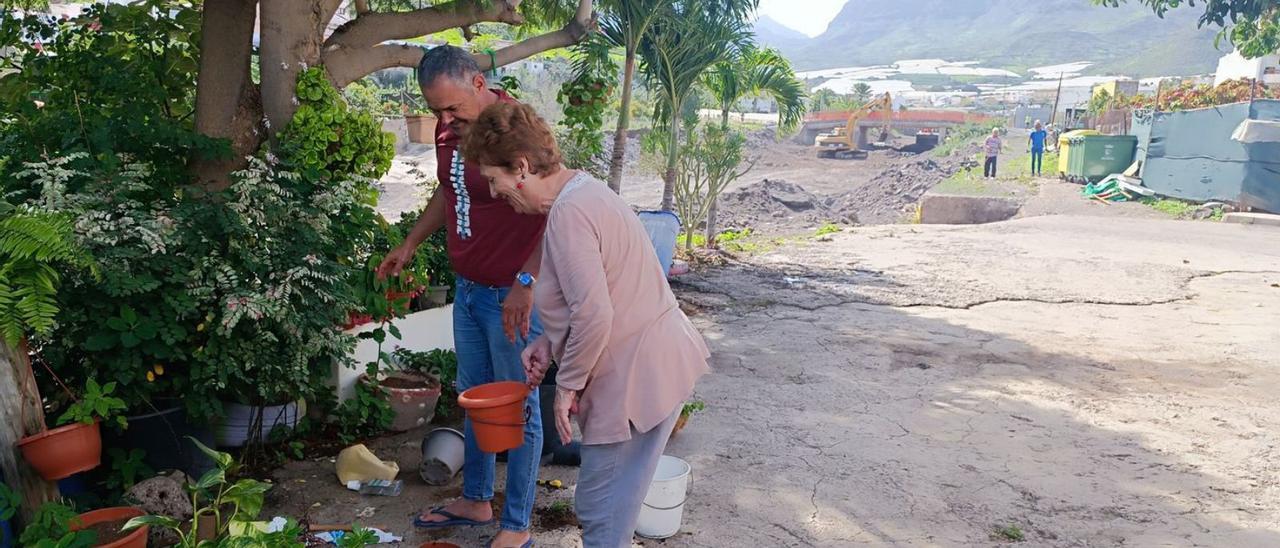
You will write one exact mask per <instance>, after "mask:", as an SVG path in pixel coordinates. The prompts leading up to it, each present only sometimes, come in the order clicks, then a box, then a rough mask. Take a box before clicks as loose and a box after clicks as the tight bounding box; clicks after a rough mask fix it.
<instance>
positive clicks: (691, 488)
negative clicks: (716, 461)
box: [640, 468, 693, 510]
mask: <svg viewBox="0 0 1280 548" xmlns="http://www.w3.org/2000/svg"><path fill="white" fill-rule="evenodd" d="M692 490H693V469H692V468H690V469H689V485H688V487H685V490H684V498H683V499H680V502H678V503H676V505H675V506H668V507H666V508H662V507H659V506H654V505H652V504H649V503H647V502H641V503H640V504H643V505H645V507H647V508H652V509H654V510H675V509H676V508H679V507H681V506H684V503H686V502H689V491H692Z"/></svg>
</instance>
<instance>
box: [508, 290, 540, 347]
mask: <svg viewBox="0 0 1280 548" xmlns="http://www.w3.org/2000/svg"><path fill="white" fill-rule="evenodd" d="M532 318H533V288H531V287H525V286H523V285H520V284H518V283H517V284H515V285H513V286H511V291H509V292H507V298H506V299H505V300H504V301H502V331H503V332H505V333H506V334H507V340H508V341H511V343H512V344H515V342H516V337H517V336H519V337H520V338H521V340H523V339H525V338H528V337H529V323H530V322H531V321H532V320H531V319H532Z"/></svg>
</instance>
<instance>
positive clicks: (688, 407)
mask: <svg viewBox="0 0 1280 548" xmlns="http://www.w3.org/2000/svg"><path fill="white" fill-rule="evenodd" d="M706 408H707V404H706V403H704V402H703V401H702V400H690V401H687V402H685V404H684V407H681V408H680V418H678V419H676V426H675V428H672V429H671V435H672V436H674V435H676V434H677V433H678V432H680V431H681V430H683V429H684V427H685V425H686V424H688V423H689V417H692V416H694V415H695V414H697V413H701V412H702V411H703V410H704V409H706Z"/></svg>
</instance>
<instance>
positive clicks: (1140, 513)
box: [666, 216, 1280, 547]
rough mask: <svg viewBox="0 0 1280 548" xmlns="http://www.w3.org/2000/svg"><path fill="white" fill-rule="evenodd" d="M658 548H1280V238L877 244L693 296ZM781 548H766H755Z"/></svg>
mask: <svg viewBox="0 0 1280 548" xmlns="http://www.w3.org/2000/svg"><path fill="white" fill-rule="evenodd" d="M680 292H681V294H682V297H683V298H684V299H685V300H687V301H689V302H691V303H694V304H695V305H698V306H699V307H700V308H701V309H702V310H704V311H705V312H704V313H703V314H701V315H699V316H698V321H699V322H700V324H701V327H702V328H703V329H704V333H705V334H706V336H707V338H708V340H709V341H711V344H712V346H713V351H714V353H715V374H714V375H712V376H710V377H708V378H707V379H706V380H705V381H704V382H703V383H702V384H701V386H700V388H699V395H700V396H701V397H702V398H703V399H705V400H706V401H707V403H708V411H707V412H706V413H705V414H703V415H701V416H698V417H697V418H696V420H695V421H693V422H692V423H691V425H690V427H689V428H688V429H687V430H686V432H685V433H684V434H682V436H681V437H679V438H678V439H677V440H676V441H675V443H673V444H672V446H671V447H670V448H669V452H671V453H673V454H677V455H682V456H684V457H686V458H687V459H689V460H690V461H691V462H692V463H693V466H694V468H695V471H696V474H697V484H696V486H695V488H694V493H693V495H692V496H691V502H690V506H689V510H688V517H687V518H686V519H687V521H686V527H685V531H687V534H686V535H684V536H681V537H679V539H678V540H675V541H672V542H668V543H667V544H666V546H748V545H757V546H758V545H770V546H857V545H872V546H887V545H920V546H975V545H976V546H985V545H993V544H996V543H997V541H996V540H993V536H992V533H993V531H994V530H995V529H996V528H997V527H1005V526H1010V525H1012V526H1016V527H1018V528H1019V529H1020V531H1022V532H1023V533H1024V534H1025V536H1026V538H1027V540H1028V541H1029V544H1030V545H1035V546H1064V547H1065V546H1167V545H1176V546H1192V545H1197V546H1275V545H1280V519H1278V518H1277V517H1276V516H1277V513H1276V510H1277V509H1278V508H1280V489H1278V488H1277V485H1278V482H1277V476H1276V471H1277V468H1276V464H1275V457H1276V455H1275V451H1276V449H1275V444H1276V443H1277V441H1278V439H1277V438H1278V436H1277V434H1276V433H1275V430H1274V427H1273V425H1274V424H1276V422H1277V420H1280V404H1277V403H1276V401H1275V398H1274V392H1275V388H1274V387H1275V386H1276V385H1277V383H1278V382H1280V371H1277V370H1276V368H1275V367H1274V366H1275V357H1276V351H1277V349H1280V328H1278V327H1277V326H1280V230H1274V229H1271V230H1262V229H1258V228H1248V227H1240V226H1230V225H1222V224H1209V223H1190V222H1176V221H1152V220H1140V219H1107V220H1106V222H1105V223H1104V222H1100V220H1099V219H1098V218H1092V217H1066V216H1058V217H1038V218H1031V219H1022V220H1018V221H1013V222H1010V223H1002V224H996V225H986V226H979V227H968V228H958V227H918V226H893V227H869V228H859V229H854V230H852V231H849V232H846V233H843V234H839V235H836V236H835V238H834V239H833V240H832V241H831V242H825V243H824V242H809V243H804V244H797V245H788V246H786V247H785V249H782V250H779V251H776V252H773V253H770V254H767V255H764V256H761V257H757V258H754V259H751V261H750V264H747V265H741V266H734V267H729V268H725V269H719V270H716V271H713V272H711V273H708V274H705V275H701V276H697V277H694V278H690V279H688V281H687V282H686V283H685V284H683V287H682V289H681V291H680ZM762 543H763V544H762Z"/></svg>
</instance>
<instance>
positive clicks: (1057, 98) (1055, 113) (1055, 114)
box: [1049, 72, 1065, 127]
mask: <svg viewBox="0 0 1280 548" xmlns="http://www.w3.org/2000/svg"><path fill="white" fill-rule="evenodd" d="M1064 76H1065V74H1064V73H1061V72H1059V73H1058V94H1057V95H1055V96H1054V97H1053V112H1052V113H1050V114H1049V124H1050V125H1052V124H1054V123H1055V122H1057V120H1058V101H1061V100H1062V78H1063V77H1064ZM1054 127H1057V126H1054Z"/></svg>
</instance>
